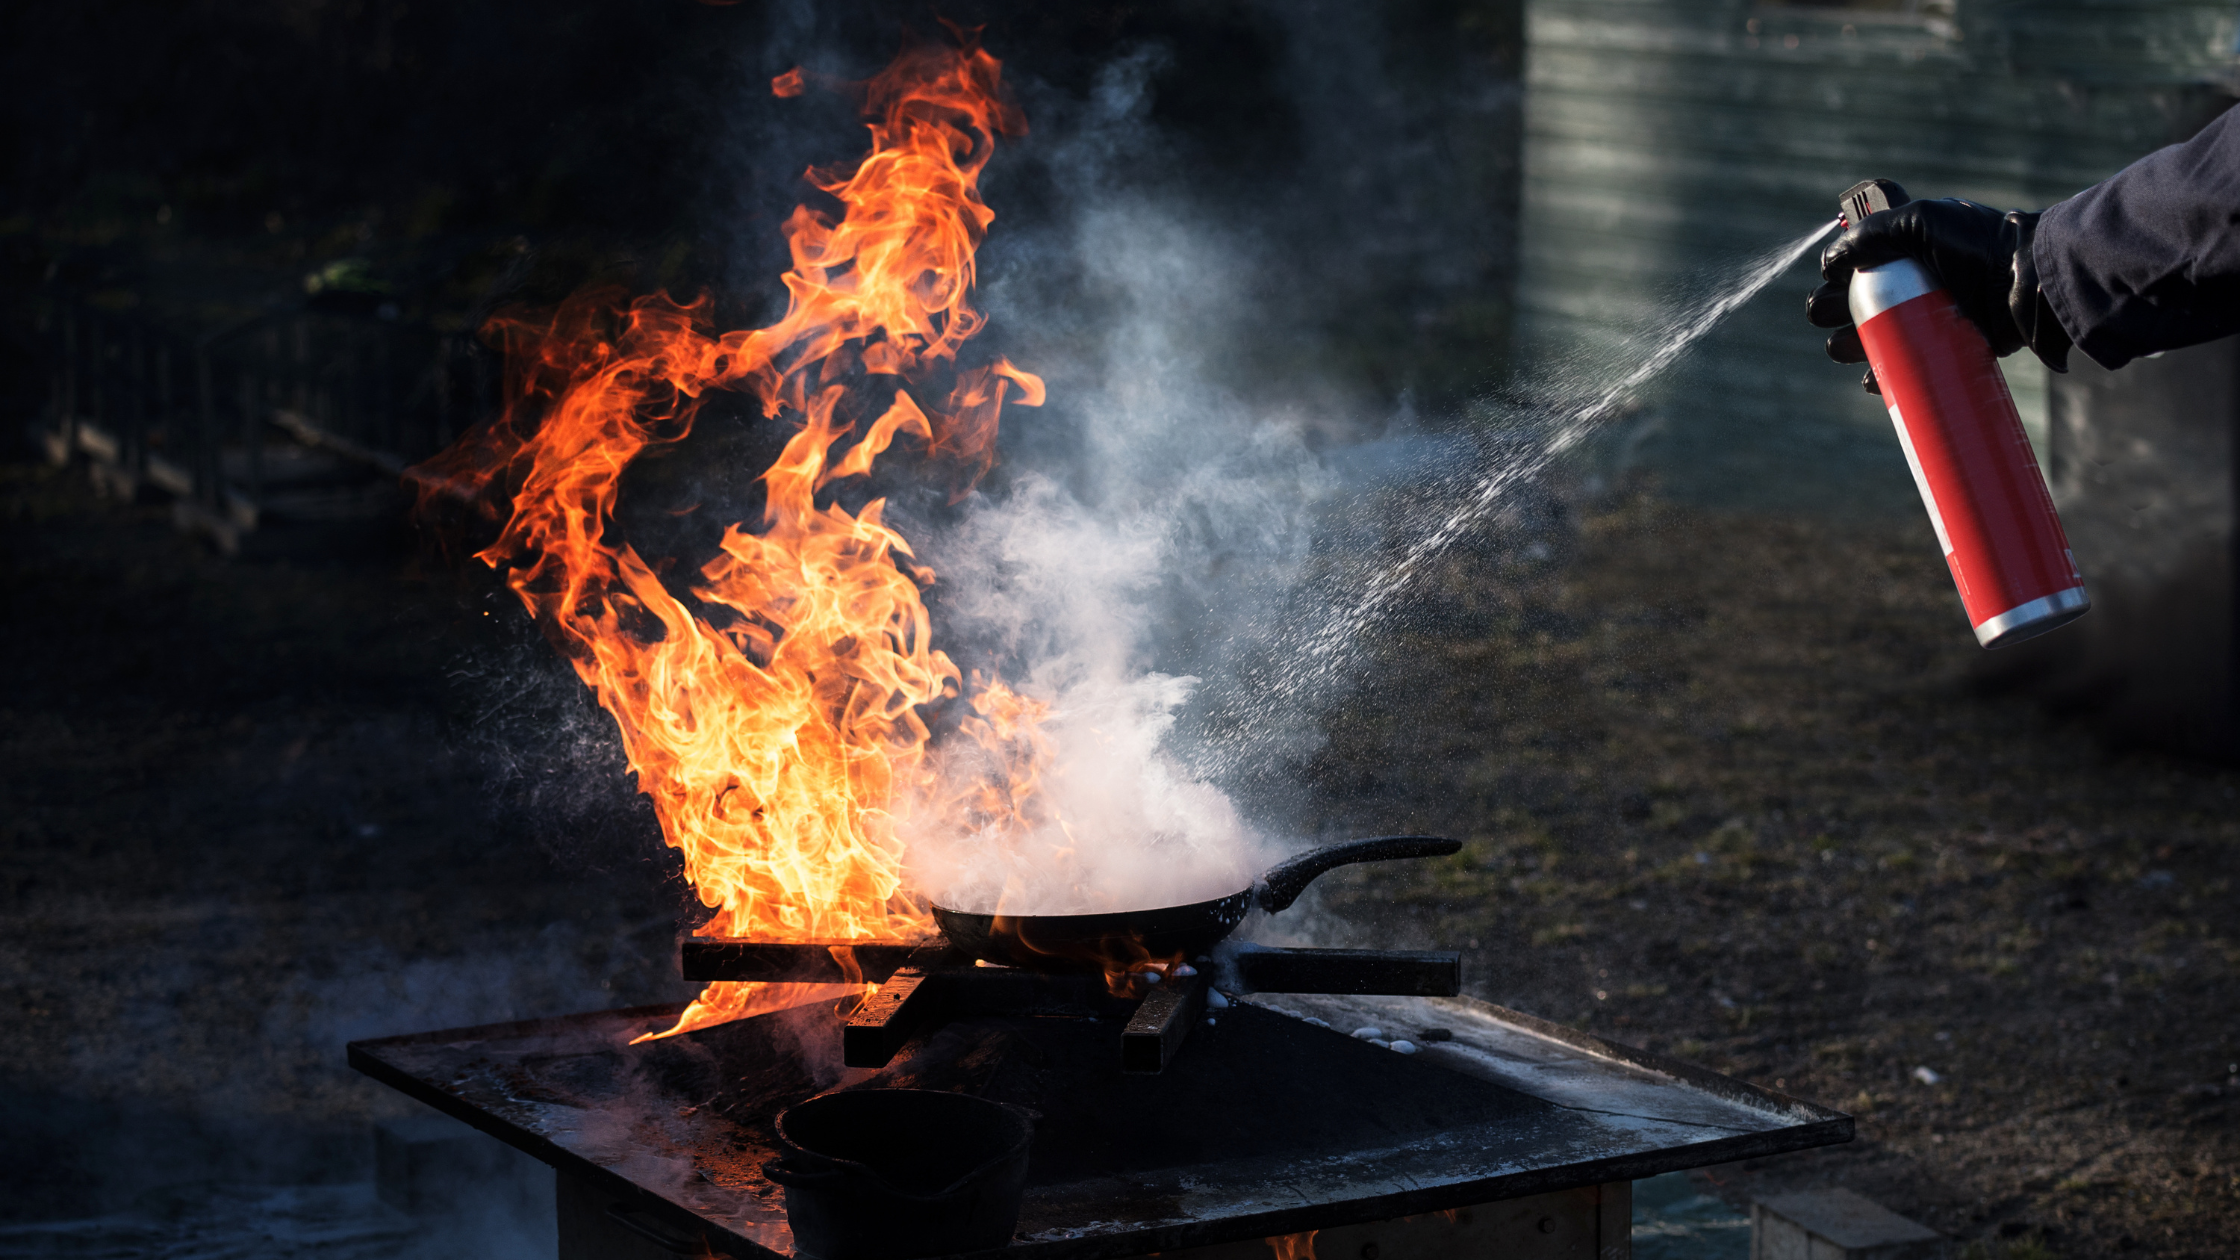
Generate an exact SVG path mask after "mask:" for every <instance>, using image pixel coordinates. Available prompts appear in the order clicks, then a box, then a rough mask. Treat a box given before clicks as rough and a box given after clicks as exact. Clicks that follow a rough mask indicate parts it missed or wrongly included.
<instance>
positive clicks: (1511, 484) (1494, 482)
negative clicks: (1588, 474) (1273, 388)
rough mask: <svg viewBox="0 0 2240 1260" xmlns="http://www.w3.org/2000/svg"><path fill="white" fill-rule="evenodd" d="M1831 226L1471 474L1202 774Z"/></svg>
mask: <svg viewBox="0 0 2240 1260" xmlns="http://www.w3.org/2000/svg"><path fill="white" fill-rule="evenodd" d="M1841 222H1842V220H1840V219H1831V220H1829V221H1828V222H1826V223H1823V224H1820V225H1819V226H1817V227H1815V228H1813V229H1812V231H1810V232H1808V233H1806V234H1805V235H1803V236H1801V237H1799V238H1797V239H1796V240H1794V241H1792V242H1790V243H1789V244H1787V245H1784V246H1782V247H1780V248H1779V249H1775V250H1772V251H1770V252H1768V253H1766V254H1765V255H1763V256H1761V257H1760V258H1759V259H1757V260H1756V261H1755V262H1754V263H1752V264H1751V265H1750V266H1748V267H1747V268H1746V269H1745V270H1744V271H1743V274H1742V275H1741V277H1740V278H1739V279H1737V280H1736V281H1735V282H1734V283H1733V284H1731V285H1729V286H1728V287H1727V288H1725V289H1724V290H1722V291H1720V292H1718V293H1715V294H1713V295H1711V296H1710V297H1707V298H1704V299H1701V300H1699V301H1697V302H1695V303H1693V304H1691V305H1689V306H1688V307H1686V308H1684V309H1683V310H1682V311H1681V312H1680V313H1679V314H1678V315H1676V316H1675V317H1673V318H1672V319H1670V320H1668V321H1666V322H1665V324H1664V327H1663V332H1664V336H1663V338H1662V340H1661V341H1659V342H1658V343H1657V345H1656V346H1655V347H1654V348H1653V349H1652V350H1650V351H1649V353H1647V354H1646V355H1644V356H1642V358H1641V359H1640V361H1639V362H1638V363H1637V364H1636V365H1635V366H1634V368H1633V369H1632V370H1631V371H1629V372H1627V373H1626V374H1625V375H1624V376H1623V377H1622V378H1620V379H1619V380H1618V381H1617V382H1616V383H1614V384H1612V385H1610V386H1608V387H1607V388H1604V389H1602V390H1601V391H1599V392H1596V393H1593V394H1589V395H1587V396H1585V397H1583V398H1579V399H1576V400H1574V401H1571V402H1569V403H1567V404H1558V405H1557V406H1555V407H1553V408H1551V411H1552V416H1551V418H1550V419H1549V421H1548V422H1547V424H1546V427H1545V429H1544V430H1543V432H1544V436H1543V437H1542V438H1541V440H1540V441H1539V443H1538V444H1537V446H1534V447H1531V448H1529V449H1528V450H1527V451H1526V452H1525V453H1524V454H1523V455H1522V456H1521V457H1517V458H1511V459H1508V460H1505V461H1504V462H1502V463H1500V464H1498V465H1496V466H1494V467H1491V468H1488V469H1485V470H1483V471H1481V472H1480V473H1479V474H1478V476H1477V479H1476V480H1475V482H1473V483H1472V484H1471V485H1470V486H1469V487H1468V489H1467V490H1466V491H1465V492H1464V494H1463V495H1462V496H1461V501H1460V502H1459V503H1458V504H1456V506H1455V508H1454V510H1453V511H1451V512H1449V513H1447V515H1446V516H1445V517H1444V518H1443V519H1441V520H1440V521H1439V523H1438V524H1437V525H1436V526H1434V527H1433V528H1432V529H1431V530H1429V531H1428V532H1426V533H1425V534H1424V535H1423V536H1422V537H1420V538H1417V539H1416V540H1415V541H1413V542H1412V543H1410V544H1409V545H1408V546H1407V547H1406V548H1404V549H1403V550H1402V551H1401V553H1400V554H1399V556H1398V557H1397V558H1394V559H1390V560H1384V561H1380V563H1379V564H1378V566H1377V568H1376V570H1375V572H1374V573H1373V575H1372V576H1371V577H1370V578H1369V580H1367V581H1366V582H1364V583H1362V584H1361V586H1360V588H1359V593H1358V595H1356V596H1355V597H1354V598H1352V599H1350V600H1347V601H1341V602H1340V603H1339V604H1337V606H1335V607H1333V608H1332V609H1331V610H1330V611H1329V613H1328V615H1326V616H1325V617H1323V618H1322V619H1321V620H1320V621H1319V623H1318V624H1316V625H1315V626H1314V627H1313V628H1312V629H1311V630H1309V631H1308V632H1307V633H1306V635H1305V638H1304V641H1303V642H1301V643H1299V645H1298V650H1296V651H1292V652H1285V653H1281V654H1280V656H1281V658H1282V660H1283V662H1284V663H1283V665H1282V666H1281V668H1280V669H1279V670H1278V671H1277V672H1276V674H1275V676H1274V677H1273V678H1271V679H1269V680H1268V681H1269V682H1270V683H1272V684H1273V685H1272V687H1270V688H1269V689H1268V690H1267V691H1265V692H1263V693H1261V695H1260V696H1259V697H1258V698H1256V699H1255V700H1253V701H1251V702H1249V703H1250V707H1249V708H1245V709H1243V710H1242V711H1241V712H1238V713H1236V714H1234V718H1235V721H1236V727H1235V729H1234V730H1232V731H1230V732H1228V733H1227V737H1226V738H1225V739H1224V740H1223V741H1222V744H1221V746H1220V747H1219V749H1218V750H1217V751H1215V752H1213V753H1212V754H1211V755H1210V756H1209V758H1208V760H1209V761H1210V762H1211V765H1210V766H1209V767H1208V768H1209V769H1212V770H1215V771H1218V772H1233V771H1236V770H1238V769H1241V768H1243V767H1244V766H1245V765H1246V764H1248V758H1250V757H1252V756H1253V755H1254V754H1255V752H1256V751H1257V750H1260V749H1262V748H1264V747H1266V746H1267V745H1268V744H1269V743H1270V742H1272V741H1273V740H1275V739H1276V738H1278V737H1279V736H1280V734H1281V732H1280V731H1278V730H1277V729H1276V728H1277V727H1278V726H1279V725H1281V724H1282V723H1284V722H1286V721H1288V720H1289V716H1290V715H1291V714H1292V713H1294V712H1295V711H1296V705H1297V703H1298V701H1299V700H1301V699H1303V698H1307V697H1311V696H1314V695H1316V694H1318V693H1320V692H1322V691H1323V690H1325V689H1326V688H1327V687H1329V686H1330V685H1331V683H1332V682H1333V681H1335V680H1336V679H1337V677H1338V676H1339V674H1340V673H1341V671H1343V670H1344V668H1345V667H1346V666H1347V664H1348V663H1349V662H1351V661H1352V660H1353V659H1354V657H1355V655H1356V654H1357V652H1358V645H1359V642H1360V639H1361V634H1362V632H1363V631H1365V630H1367V629H1368V628H1369V627H1370V626H1372V625H1374V624H1375V623H1376V622H1377V621H1378V620H1379V619H1380V618H1381V617H1383V616H1384V615H1385V613H1386V612H1387V610H1388V609H1389V608H1390V607H1391V605H1392V603H1393V601H1394V600H1395V599H1396V598H1397V597H1398V596H1399V595H1400V594H1401V593H1402V592H1403V591H1405V590H1407V588H1408V587H1409V586H1410V585H1411V584H1412V583H1413V582H1415V581H1416V580H1417V579H1418V578H1419V577H1421V576H1422V575H1423V574H1424V573H1425V572H1426V571H1428V568H1429V566H1430V563H1431V562H1432V561H1433V560H1435V559H1437V558H1438V557H1439V556H1440V555H1442V554H1443V553H1445V552H1446V550H1447V549H1448V548H1450V547H1452V546H1453V545H1454V544H1455V543H1456V542H1457V541H1458V540H1460V539H1461V538H1462V537H1463V536H1464V535H1465V534H1466V533H1467V532H1468V530H1469V529H1470V527H1471V526H1473V525H1474V524H1476V523H1477V522H1478V521H1480V520H1482V519H1484V518H1485V517H1486V515H1487V514H1489V513H1490V512H1492V511H1493V510H1494V509H1495V508H1496V507H1497V506H1498V505H1499V504H1500V503H1501V502H1502V500H1503V499H1504V498H1505V497H1506V496H1508V495H1509V494H1510V493H1511V492H1512V491H1514V490H1515V489H1517V488H1518V487H1519V486H1522V485H1524V484H1525V483H1527V482H1529V481H1531V480H1532V479H1533V478H1535V477H1537V476H1539V475H1540V474H1541V473H1542V472H1544V471H1546V469H1547V467H1548V465H1549V464H1551V463H1553V462H1554V461H1555V460H1556V459H1557V458H1558V457H1559V456H1562V455H1563V454H1565V453H1566V452H1568V451H1570V450H1572V449H1573V448H1575V447H1577V446H1578V445H1579V444H1580V443H1581V442H1583V441H1585V440H1586V439H1587V438H1588V437H1589V436H1590V435H1591V434H1593V433H1594V432H1595V430H1596V429H1598V428H1600V427H1601V426H1602V424H1603V423H1605V422H1606V421H1608V420H1609V419H1610V418H1611V417H1612V416H1614V415H1616V414H1618V413H1619V412H1620V410H1621V409H1622V408H1623V407H1624V405H1625V402H1626V400H1627V399H1628V397H1629V396H1630V395H1631V394H1632V393H1633V391H1635V390H1637V389H1639V388H1640V387H1641V386H1643V385H1645V384H1647V383H1648V382H1649V381H1650V380H1652V379H1653V378H1655V377H1656V376H1657V375H1658V374H1660V373H1662V372H1663V371H1664V370H1665V369H1666V368H1668V367H1671V366H1672V364H1673V363H1674V361H1676V360H1677V359H1679V357H1680V356H1681V355H1682V354H1685V353H1686V352H1687V351H1688V349H1689V348H1690V347H1692V346H1694V345H1695V344H1696V342H1698V341H1700V340H1702V339H1703V337H1704V335H1705V334H1707V333H1709V332H1710V331H1711V330H1712V329H1713V328H1715V327H1717V326H1718V325H1719V324H1720V322H1721V321H1723V320H1725V319H1726V317H1727V316H1729V315H1731V314H1733V313H1734V312H1735V311H1736V310H1738V309H1740V308H1741V307H1742V306H1743V305H1744V304H1745V303H1747V302H1748V301H1750V299H1752V298H1754V297H1756V296H1757V295H1758V294H1759V293H1761V292H1763V291H1764V290H1765V288H1766V286H1767V285H1770V284H1772V283H1773V282H1774V281H1775V280H1776V279H1778V278H1779V277H1780V276H1781V275H1782V273H1784V272H1786V271H1787V270H1789V268H1790V267H1792V266H1795V265H1796V263H1797V260H1799V259H1800V258H1803V257H1804V256H1805V255H1806V254H1807V253H1808V252H1810V251H1811V249H1812V247H1813V246H1814V245H1816V244H1818V243H1819V242H1820V239H1821V238H1822V237H1824V236H1826V235H1827V234H1828V233H1829V232H1830V231H1831V230H1833V229H1834V228H1835V227H1836V226H1837V225H1838V224H1839V223H1841ZM1512 449H1513V448H1512Z"/></svg>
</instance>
